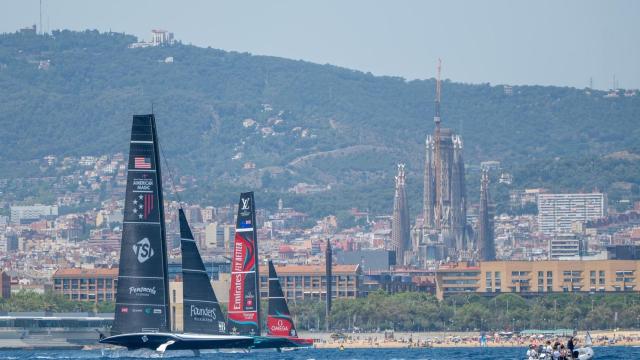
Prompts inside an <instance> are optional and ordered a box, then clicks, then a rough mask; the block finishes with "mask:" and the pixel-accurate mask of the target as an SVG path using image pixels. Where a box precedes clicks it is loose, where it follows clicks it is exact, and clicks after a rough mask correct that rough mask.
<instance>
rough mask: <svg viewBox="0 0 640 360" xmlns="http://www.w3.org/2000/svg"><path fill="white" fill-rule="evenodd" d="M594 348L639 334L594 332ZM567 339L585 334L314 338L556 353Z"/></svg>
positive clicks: (624, 342) (581, 339)
mask: <svg viewBox="0 0 640 360" xmlns="http://www.w3.org/2000/svg"><path fill="white" fill-rule="evenodd" d="M591 336H592V341H593V345H594V346H632V345H640V332H618V333H616V332H598V333H592V334H591ZM569 338H573V339H574V340H575V343H579V344H584V343H585V334H581V335H579V336H575V337H573V336H569V335H567V336H544V335H531V336H529V335H526V336H525V335H519V334H511V335H510V336H501V335H499V334H497V333H496V334H490V335H480V334H478V333H475V334H473V333H468V334H463V333H461V334H457V335H450V336H445V335H442V334H441V335H435V334H434V333H413V334H410V333H403V334H396V335H395V336H388V335H387V336H385V335H384V334H382V333H371V334H348V335H344V334H343V335H341V336H339V337H335V336H334V337H333V338H331V337H329V336H323V337H322V338H316V339H315V344H316V346H317V347H327V348H337V347H340V346H342V347H352V348H369V347H372V348H375V347H381V348H410V347H483V346H486V347H523V348H526V347H527V346H529V345H531V346H533V347H534V348H536V349H538V348H539V347H540V346H541V345H543V346H546V345H547V344H550V345H551V349H553V345H555V344H558V351H560V352H561V351H562V350H563V349H562V346H564V348H565V350H566V348H567V346H566V344H567V341H568V340H569Z"/></svg>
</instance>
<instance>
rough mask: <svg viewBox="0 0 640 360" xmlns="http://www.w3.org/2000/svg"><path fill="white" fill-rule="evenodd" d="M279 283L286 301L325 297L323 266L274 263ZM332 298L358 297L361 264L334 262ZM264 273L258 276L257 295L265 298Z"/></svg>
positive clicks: (325, 280) (266, 283)
mask: <svg viewBox="0 0 640 360" xmlns="http://www.w3.org/2000/svg"><path fill="white" fill-rule="evenodd" d="M276 272H277V273H278V277H279V278H280V285H281V286H282V291H283V292H284V296H285V297H286V298H287V300H288V301H295V300H307V299H321V300H324V299H326V297H327V275H326V272H325V266H324V265H286V266H276ZM332 284H333V287H332V292H333V294H332V298H333V299H337V298H356V297H359V296H361V294H360V287H361V284H362V273H361V271H360V265H333V269H332ZM268 291H269V286H268V281H267V276H266V274H265V275H260V296H261V297H262V298H265V299H266V298H267V295H268Z"/></svg>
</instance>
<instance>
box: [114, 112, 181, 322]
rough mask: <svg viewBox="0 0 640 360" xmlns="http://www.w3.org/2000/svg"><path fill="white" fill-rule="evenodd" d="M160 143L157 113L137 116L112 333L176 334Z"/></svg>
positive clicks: (135, 118) (128, 174) (135, 116)
mask: <svg viewBox="0 0 640 360" xmlns="http://www.w3.org/2000/svg"><path fill="white" fill-rule="evenodd" d="M157 138H158V136H157V132H156V123H155V117H154V116H153V114H151V115H134V116H133V125H132V127H131V143H130V147H129V167H128V173H127V189H126V197H125V204H124V221H123V231H122V243H121V247H120V267H119V273H118V289H117V291H118V292H117V294H116V309H115V319H114V322H113V327H112V334H123V333H136V332H168V331H170V329H171V318H170V316H169V311H168V309H169V284H168V278H167V276H166V274H167V272H168V271H167V247H166V235H165V228H164V205H163V201H162V175H161V173H160V161H159V159H160V156H159V151H158V142H157Z"/></svg>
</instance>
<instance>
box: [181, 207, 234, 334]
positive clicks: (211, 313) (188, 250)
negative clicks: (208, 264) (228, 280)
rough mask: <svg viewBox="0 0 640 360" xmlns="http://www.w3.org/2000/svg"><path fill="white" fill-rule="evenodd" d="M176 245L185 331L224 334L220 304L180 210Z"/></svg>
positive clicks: (182, 212)
mask: <svg viewBox="0 0 640 360" xmlns="http://www.w3.org/2000/svg"><path fill="white" fill-rule="evenodd" d="M178 216H179V219H180V248H181V250H182V287H183V290H182V293H183V320H184V332H185V333H198V334H216V335H224V334H226V333H227V331H226V322H225V319H224V314H223V313H222V311H221V310H220V304H219V303H218V299H217V298H216V294H215V292H214V291H213V288H212V287H211V283H210V282H209V275H207V271H206V269H205V267H204V263H203V262H202V257H200V252H199V251H198V246H197V245H196V241H195V240H194V238H193V234H192V233H191V229H190V228H189V224H188V222H187V218H186V217H185V215H184V211H183V210H182V209H180V210H179V214H178Z"/></svg>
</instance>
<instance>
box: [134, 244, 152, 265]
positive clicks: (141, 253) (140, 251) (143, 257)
mask: <svg viewBox="0 0 640 360" xmlns="http://www.w3.org/2000/svg"><path fill="white" fill-rule="evenodd" d="M133 252H134V253H135V254H136V255H137V256H138V262H139V263H140V264H142V263H143V262H145V261H147V260H149V259H151V257H152V256H153V254H154V252H153V248H152V247H151V243H149V239H148V238H144V239H142V240H140V241H138V242H137V243H135V244H134V245H133Z"/></svg>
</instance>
